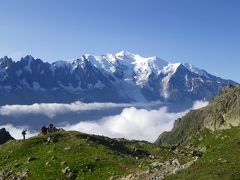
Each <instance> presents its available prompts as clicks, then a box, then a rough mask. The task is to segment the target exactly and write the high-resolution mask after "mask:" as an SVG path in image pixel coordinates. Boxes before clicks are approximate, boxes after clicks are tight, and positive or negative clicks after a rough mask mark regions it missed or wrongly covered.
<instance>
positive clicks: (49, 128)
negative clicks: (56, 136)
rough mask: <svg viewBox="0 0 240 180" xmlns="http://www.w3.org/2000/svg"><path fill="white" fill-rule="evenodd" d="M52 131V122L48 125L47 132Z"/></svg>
mask: <svg viewBox="0 0 240 180" xmlns="http://www.w3.org/2000/svg"><path fill="white" fill-rule="evenodd" d="M53 131H54V126H53V124H52V123H50V124H49V125H48V132H53Z"/></svg>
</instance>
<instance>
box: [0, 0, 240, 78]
mask: <svg viewBox="0 0 240 180" xmlns="http://www.w3.org/2000/svg"><path fill="white" fill-rule="evenodd" d="M239 9H240V1H238V0H231V1H228V0H181V1H180V0H164V1H163V0H101V1H100V0H41V1H35V0H22V1H19V0H5V1H4V0H2V1H0V56H4V55H9V56H12V57H15V58H16V57H19V56H24V55H26V54H31V55H33V56H34V57H39V58H42V59H43V60H44V61H50V62H52V61H55V60H59V59H62V60H67V59H72V58H77V57H79V56H80V55H81V54H83V53H89V54H95V55H100V54H105V53H116V52H118V51H121V50H127V51H131V52H134V53H138V54H141V55H143V56H155V55H156V56H159V57H161V58H163V59H165V60H167V61H172V62H176V61H181V62H189V63H191V64H193V65H195V66H197V67H200V68H203V69H206V70H207V71H209V72H210V73H212V74H215V75H218V76H221V77H223V78H229V79H233V80H235V81H238V82H240V73H239V72H240V71H239V67H240V11H239Z"/></svg>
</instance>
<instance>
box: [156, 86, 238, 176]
mask: <svg viewBox="0 0 240 180" xmlns="http://www.w3.org/2000/svg"><path fill="white" fill-rule="evenodd" d="M239 103H240V87H230V88H226V89H224V90H222V91H221V93H220V94H219V96H217V97H215V98H213V99H212V100H211V102H210V103H209V105H208V106H206V107H204V108H201V109H199V110H195V111H191V112H189V113H188V114H187V115H186V116H184V117H182V118H180V119H178V120H177V121H176V122H175V125H174V128H173V129H172V131H170V132H164V133H163V134H161V135H160V137H159V138H158V139H157V141H156V144H160V145H161V146H162V145H163V144H168V145H169V144H172V145H173V144H175V145H176V148H177V152H178V153H180V154H181V153H182V149H188V150H189V151H190V152H192V153H193V154H196V153H197V154H200V158H198V160H197V161H195V162H194V163H193V164H192V165H191V166H190V167H189V168H188V169H185V170H183V171H181V172H178V173H176V174H175V175H170V176H168V177H166V179H239V177H240V174H239V168H240V156H239V153H240V148H239V144H240V126H239V125H240V116H239V115H240V104H239Z"/></svg>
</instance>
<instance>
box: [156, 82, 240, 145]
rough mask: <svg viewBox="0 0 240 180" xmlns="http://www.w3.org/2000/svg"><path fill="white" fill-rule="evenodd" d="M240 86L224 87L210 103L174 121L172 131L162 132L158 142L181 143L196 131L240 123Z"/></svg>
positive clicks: (223, 127) (227, 127)
mask: <svg viewBox="0 0 240 180" xmlns="http://www.w3.org/2000/svg"><path fill="white" fill-rule="evenodd" d="M239 114H240V87H232V86H231V87H228V88H225V89H223V90H222V91H221V92H220V94H219V95H218V96H216V97H215V98H213V99H212V100H211V101H210V103H209V105H208V106H206V107H204V108H201V109H198V110H194V111H190V112H189V113H188V114H186V115H185V116H184V117H182V118H180V119H178V120H176V121H175V123H174V127H173V129H172V130H171V131H170V132H164V133H162V134H161V135H160V136H159V138H158V139H157V140H156V143H157V144H175V145H178V144H181V143H183V142H186V141H187V140H188V139H190V138H191V136H192V134H193V133H194V132H197V131H200V130H202V129H204V128H207V129H209V130H212V131H217V130H223V129H229V128H231V127H236V126H239V125H240V118H239Z"/></svg>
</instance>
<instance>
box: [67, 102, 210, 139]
mask: <svg viewBox="0 0 240 180" xmlns="http://www.w3.org/2000/svg"><path fill="white" fill-rule="evenodd" d="M207 105H208V102H205V101H196V102H195V103H194V104H193V107H192V108H191V109H198V108H201V107H204V106H207ZM188 111H189V110H186V111H184V112H178V113H171V112H168V110H167V108H166V107H161V108H159V109H158V110H146V109H137V108H135V107H130V108H125V109H123V110H122V112H121V113H120V114H119V115H115V116H109V117H104V118H102V119H101V120H98V121H87V122H79V123H78V124H74V125H68V126H66V127H64V128H65V129H66V130H76V131H81V132H85V133H89V134H98V135H104V136H109V137H114V138H126V139H137V140H146V141H149V142H154V141H155V140H156V139H157V137H158V136H159V135H160V134H161V133H162V132H163V131H169V130H171V129H172V127H173V123H174V121H175V120H176V119H178V118H180V117H182V116H184V115H185V114H186V113H187V112H188Z"/></svg>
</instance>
